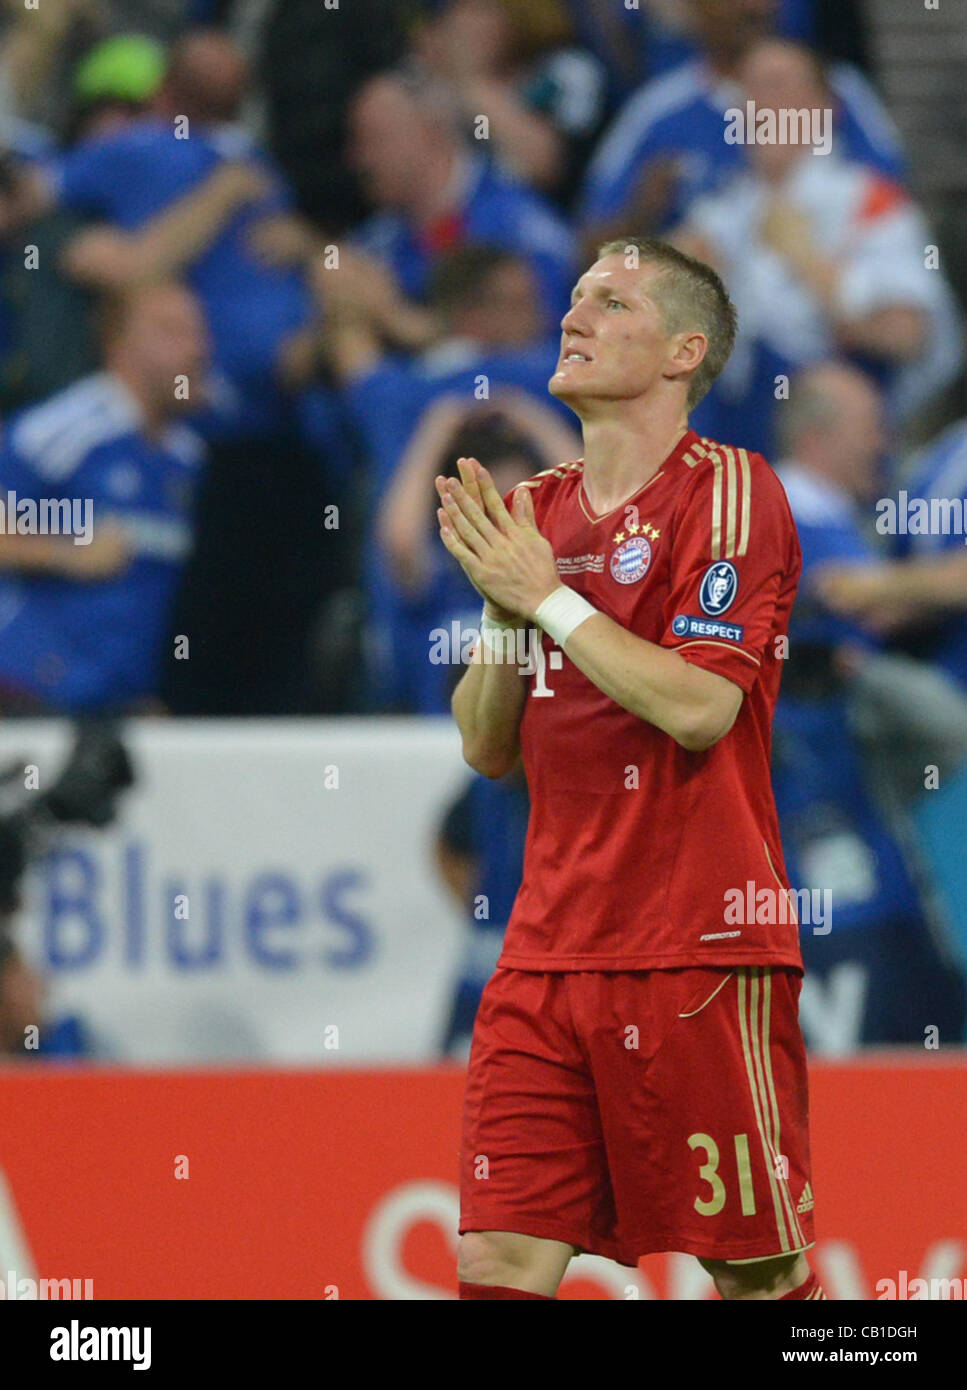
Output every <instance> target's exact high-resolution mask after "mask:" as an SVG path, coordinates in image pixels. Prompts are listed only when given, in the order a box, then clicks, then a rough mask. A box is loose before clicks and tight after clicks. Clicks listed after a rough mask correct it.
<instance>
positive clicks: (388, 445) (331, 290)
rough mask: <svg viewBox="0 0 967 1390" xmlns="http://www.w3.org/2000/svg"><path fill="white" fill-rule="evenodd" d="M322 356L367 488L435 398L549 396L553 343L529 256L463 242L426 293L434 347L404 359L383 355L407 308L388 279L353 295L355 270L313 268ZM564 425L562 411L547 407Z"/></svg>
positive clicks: (380, 480) (389, 467) (387, 470)
mask: <svg viewBox="0 0 967 1390" xmlns="http://www.w3.org/2000/svg"><path fill="white" fill-rule="evenodd" d="M316 284H317V288H318V291H319V294H320V295H321V297H322V299H323V301H324V303H325V306H326V316H325V318H324V320H323V325H324V335H325V338H324V344H323V347H324V350H325V352H326V355H327V360H328V362H329V364H330V367H331V370H332V371H333V373H334V374H335V377H336V379H337V380H338V381H339V382H340V383H341V385H342V389H343V395H344V399H345V403H346V406H347V408H348V411H349V415H350V418H351V419H352V421H353V423H354V425H355V427H356V429H357V430H358V432H359V436H360V438H361V440H362V442H363V444H364V446H365V448H366V450H367V453H368V456H369V458H370V461H371V465H372V472H373V477H372V481H373V487H374V488H375V489H377V490H378V489H381V488H384V487H385V486H386V485H387V484H388V483H389V481H390V479H391V478H392V476H393V474H394V473H395V471H396V469H397V467H398V465H399V461H400V458H401V457H402V454H403V450H404V449H405V448H406V445H407V443H408V442H409V439H410V437H411V435H412V433H413V430H414V429H415V427H416V424H417V421H418V420H419V418H420V415H421V413H422V411H423V410H424V409H425V408H426V407H427V406H428V405H429V404H430V403H431V402H432V401H433V400H434V399H435V398H436V397H438V396H440V395H443V394H448V393H463V394H465V396H466V398H467V399H468V400H470V399H473V398H475V397H476V398H477V399H486V398H487V393H488V392H489V390H490V388H491V386H496V385H504V386H516V387H519V388H520V389H522V390H525V391H528V392H530V393H531V394H533V395H535V396H536V397H538V398H540V399H541V400H545V401H546V400H547V399H548V396H547V383H548V381H549V380H550V378H551V376H552V375H553V373H554V368H555V366H556V362H557V352H558V348H557V345H556V344H555V343H554V342H553V341H552V340H551V339H549V338H547V337H546V336H545V335H544V333H543V321H542V314H541V304H540V298H539V291H538V286H537V282H536V280H535V276H534V273H533V270H532V269H531V267H530V266H529V264H528V263H527V261H526V260H524V259H522V258H521V257H519V256H515V255H513V254H511V253H510V252H507V251H502V250H500V249H499V248H495V247H488V246H474V245H464V246H462V247H460V248H459V249H458V250H455V251H451V252H448V253H446V254H445V255H442V256H441V257H440V259H439V262H438V264H437V267H436V270H435V272H434V275H433V279H432V281H431V283H430V286H429V291H428V305H427V308H428V310H429V314H430V321H431V322H432V324H433V325H434V326H433V328H432V329H431V330H429V331H430V332H431V334H432V338H433V341H432V342H431V343H430V344H429V346H427V347H426V348H425V350H424V351H423V352H422V353H418V354H416V355H414V356H410V357H405V356H402V355H399V354H388V353H386V352H385V351H384V344H385V342H386V341H387V339H390V340H394V339H395V340H399V338H400V337H401V336H402V334H403V333H404V332H405V326H401V325H405V323H406V320H407V319H408V317H409V316H410V314H411V306H409V305H408V304H407V303H406V302H405V301H403V300H402V299H401V298H400V296H399V294H398V292H397V291H396V290H395V286H394V284H393V281H392V279H391V278H388V279H387V281H386V285H385V292H384V293H383V292H381V293H380V294H379V295H378V296H373V295H372V294H370V295H368V296H367V295H365V294H364V293H362V292H361V291H360V292H357V289H356V285H357V276H356V274H355V271H354V272H352V273H351V275H350V277H349V279H348V280H347V279H344V277H343V271H342V269H340V270H339V271H328V270H325V269H324V268H323V269H321V270H318V271H317V275H316ZM554 408H555V409H557V410H558V411H559V413H560V415H561V418H562V419H565V418H567V415H566V412H565V411H564V410H563V409H562V408H561V407H560V406H558V405H556V404H555V405H554Z"/></svg>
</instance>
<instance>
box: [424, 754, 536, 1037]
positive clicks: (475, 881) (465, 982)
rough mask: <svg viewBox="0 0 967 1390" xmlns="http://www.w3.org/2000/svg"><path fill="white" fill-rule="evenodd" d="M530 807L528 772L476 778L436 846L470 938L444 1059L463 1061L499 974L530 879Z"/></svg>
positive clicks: (450, 813)
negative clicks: (518, 900)
mask: <svg viewBox="0 0 967 1390" xmlns="http://www.w3.org/2000/svg"><path fill="white" fill-rule="evenodd" d="M529 814H530V801H529V799H528V795H527V780H526V778H525V777H524V773H523V768H522V767H521V766H518V767H517V768H516V769H515V770H514V771H513V772H510V773H508V774H507V776H506V777H501V778H499V779H497V780H493V779H491V778H489V777H474V778H473V780H472V781H471V782H470V783H469V784H468V786H467V788H466V790H465V791H464V792H462V793H461V794H460V796H459V797H458V798H457V800H456V801H454V802H453V804H452V805H451V806H450V807H449V809H448V810H447V813H446V815H445V816H444V819H443V823H442V825H441V826H440V830H439V834H438V836H437V841H436V847H435V848H436V866H437V873H438V874H439V876H440V878H441V879H442V881H443V883H444V884H445V886H446V887H447V888H448V889H449V890H450V893H451V894H452V896H453V897H454V899H455V901H456V903H457V905H458V907H459V909H460V911H461V912H462V913H463V914H464V920H465V923H466V930H465V933H464V946H463V951H462V953H461V959H460V964H459V967H458V971H457V978H456V980H455V982H454V987H453V995H452V997H451V1002H450V1009H449V1012H448V1015H447V1020H446V1023H445V1025H444V1029H443V1037H442V1039H441V1046H440V1051H441V1053H442V1054H443V1056H445V1057H453V1058H455V1059H460V1060H465V1059H466V1058H467V1057H468V1056H469V1053H470V1040H471V1037H472V1035H473V1021H474V1019H475V1018H476V1016H477V1007H478V1005H479V1003H480V996H481V994H482V993H483V987H484V985H485V984H486V983H487V981H488V980H489V979H490V977H491V975H492V974H493V973H494V970H495V969H496V966H497V957H498V956H499V955H500V951H501V947H502V945H503V940H504V930H505V928H506V926H507V922H508V921H509V919H510V910H511V908H512V907H513V905H514V898H515V897H516V896H517V890H518V888H519V887H520V881H521V878H522V876H523V871H524V841H525V839H526V837H527V819H528V816H529Z"/></svg>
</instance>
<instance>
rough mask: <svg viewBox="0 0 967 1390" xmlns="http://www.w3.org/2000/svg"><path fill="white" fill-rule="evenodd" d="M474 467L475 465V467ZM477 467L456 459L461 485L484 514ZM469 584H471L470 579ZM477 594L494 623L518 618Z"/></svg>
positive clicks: (472, 462)
mask: <svg viewBox="0 0 967 1390" xmlns="http://www.w3.org/2000/svg"><path fill="white" fill-rule="evenodd" d="M474 465H476V467H475V466H474ZM479 467H480V464H479V463H478V462H477V460H476V459H467V458H459V459H457V472H458V473H459V474H460V481H461V483H463V485H464V487H465V488H466V490H467V492H468V493H469V494H470V496H471V497H472V498H473V500H474V501H475V502H476V504H477V506H478V507H479V508H480V510H481V511H483V512H485V511H486V510H487V504H486V502H485V501H484V496H483V493H482V492H481V490H480V482H479V479H478V477H477V468H479ZM468 578H469V576H468ZM470 582H471V584H473V580H472V579H471V580H470ZM474 588H475V589H477V586H476V584H474ZM477 593H478V594H480V596H481V598H482V599H483V600H484V609H485V612H486V614H487V617H488V618H493V619H494V621H495V622H498V623H510V622H513V621H514V619H515V618H518V617H519V616H520V615H519V614H517V613H512V612H511V611H510V609H509V608H503V607H501V605H500V604H499V603H495V602H494V600H493V599H492V598H490V597H489V596H488V595H487V594H485V593H484V592H483V590H482V589H477Z"/></svg>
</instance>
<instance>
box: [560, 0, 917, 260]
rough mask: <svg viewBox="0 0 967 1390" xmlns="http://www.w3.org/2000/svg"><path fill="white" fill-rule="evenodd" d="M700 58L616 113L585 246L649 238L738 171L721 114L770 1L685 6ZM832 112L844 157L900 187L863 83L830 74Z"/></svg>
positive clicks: (593, 191) (763, 29) (596, 178)
mask: <svg viewBox="0 0 967 1390" xmlns="http://www.w3.org/2000/svg"><path fill="white" fill-rule="evenodd" d="M688 4H689V9H690V11H691V16H692V22H693V25H694V32H695V36H696V39H697V42H698V44H699V47H700V50H701V54H702V56H701V57H700V58H698V59H695V60H693V61H691V62H688V63H685V64H683V65H682V66H680V67H678V68H675V69H673V70H672V71H671V72H669V73H667V74H666V75H665V76H663V77H659V78H656V79H655V80H654V81H652V82H648V83H646V84H645V86H644V87H642V89H641V90H640V91H639V92H637V93H636V94H635V95H634V96H633V97H632V98H631V99H630V100H629V101H628V103H627V104H626V105H625V107H624V108H623V109H622V110H621V111H620V112H619V114H618V116H617V117H616V119H615V121H614V123H613V124H612V125H611V127H610V128H609V129H608V130H607V131H606V132H605V135H604V138H603V140H602V141H601V143H600V146H599V148H598V150H597V152H596V153H595V155H594V157H593V159H592V161H591V164H590V166H589V168H588V173H587V178H586V180H585V186H584V190H583V194H582V197H581V201H580V205H579V216H580V220H581V223H582V227H583V231H584V234H585V237H586V240H587V242H588V244H593V245H597V244H599V243H600V242H601V241H607V240H609V239H611V237H612V236H622V235H624V234H625V233H626V232H628V230H629V228H630V229H631V230H633V231H634V232H635V233H637V234H642V235H648V234H652V233H655V232H661V231H666V230H667V229H668V228H669V227H671V226H673V225H674V224H675V223H677V222H679V221H680V220H681V219H682V217H683V216H684V215H685V213H686V210H687V208H688V207H689V206H690V204H691V203H692V202H693V201H694V200H695V199H696V198H698V197H701V196H704V195H705V194H708V193H712V192H714V191H715V190H717V189H719V188H721V187H722V185H723V183H725V182H726V181H727V180H728V179H729V178H730V177H731V176H732V175H734V174H735V173H736V172H737V171H739V170H741V169H743V168H744V167H745V165H746V162H747V155H748V151H747V149H746V147H745V146H744V145H743V144H738V143H736V144H730V143H727V142H726V140H725V131H726V128H727V117H726V113H727V112H728V111H729V110H731V109H734V108H744V103H745V101H746V99H747V96H748V95H751V94H750V93H747V92H745V91H743V85H744V84H743V82H742V78H741V74H740V66H741V63H742V59H743V57H744V55H745V54H746V52H747V50H748V49H749V48H751V47H752V45H753V44H755V43H756V42H758V41H760V40H762V39H764V38H766V37H768V36H770V35H771V34H772V32H773V30H774V26H775V20H776V10H777V6H776V0H688ZM817 100H819V101H820V102H821V103H823V104H825V105H829V106H831V108H832V110H833V112H834V117H835V130H836V143H837V145H838V147H839V149H840V151H841V153H842V155H843V156H844V158H849V159H853V160H857V161H859V162H861V163H864V164H868V165H871V166H872V167H873V168H875V169H878V170H879V171H880V172H881V173H883V174H885V175H886V176H888V177H890V178H895V179H901V178H902V177H903V174H904V161H903V156H902V153H901V151H900V148H899V143H898V139H897V135H896V132H895V130H894V127H893V123H892V122H891V120H890V118H889V116H888V115H887V114H886V111H885V109H884V107H883V106H882V104H881V103H880V101H879V99H878V98H877V96H876V95H875V94H874V92H873V90H872V88H871V87H870V86H869V84H868V83H867V81H866V80H865V78H864V77H863V76H862V75H861V74H860V73H859V72H858V71H857V70H856V69H855V68H852V67H850V66H849V65H847V64H842V63H834V64H831V65H830V67H829V71H828V74H827V76H826V79H825V82H824V84H823V91H822V94H821V95H820V96H818V97H817Z"/></svg>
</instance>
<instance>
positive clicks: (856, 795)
mask: <svg viewBox="0 0 967 1390" xmlns="http://www.w3.org/2000/svg"><path fill="white" fill-rule="evenodd" d="M777 472H778V474H779V477H780V479H781V480H782V483H783V486H784V487H785V489H786V495H787V496H788V498H789V504H790V507H791V508H792V514H793V517H794V518H795V522H796V529H797V531H798V533H799V542H800V545H801V546H802V556H803V568H802V578H801V580H800V584H799V594H798V596H797V599H796V604H795V607H794V608H793V613H792V621H791V623H790V628H789V643H790V659H791V660H796V659H797V652H798V654H799V655H798V659H799V660H800V661H804V662H810V661H813V662H815V661H818V660H820V659H821V658H820V655H819V653H820V652H822V651H823V650H824V649H825V650H826V652H827V653H831V652H832V651H833V650H835V649H836V648H838V647H841V646H843V645H845V644H847V643H849V644H851V645H853V646H855V647H866V648H867V649H870V650H872V649H875V648H876V647H877V646H878V645H879V644H878V643H877V641H876V640H875V639H874V638H871V637H869V636H868V635H867V634H866V633H864V632H863V630H862V629H861V628H859V627H857V626H856V625H855V624H853V623H851V622H849V621H847V620H845V619H843V618H839V617H837V616H835V615H833V614H831V613H829V612H828V610H826V609H825V608H824V607H823V606H822V604H821V603H819V602H818V600H817V599H816V598H815V597H814V595H813V593H812V590H811V580H812V578H813V576H814V574H815V572H816V570H817V568H818V567H819V566H821V565H823V564H828V563H832V562H852V563H861V564H862V563H872V562H875V560H876V559H877V558H878V557H877V556H876V553H875V551H874V550H873V548H872V546H871V544H870V543H869V542H868V541H867V540H866V538H865V537H864V535H863V534H862V531H861V529H860V525H859V522H858V520H857V517H856V514H855V511H854V508H853V505H852V503H851V502H850V500H849V499H848V498H847V497H846V495H845V494H844V493H842V492H839V491H838V490H837V489H835V488H833V487H832V486H831V485H829V484H828V483H826V482H825V481H823V480H822V479H820V478H819V477H818V476H817V475H815V474H813V473H811V472H808V471H807V470H805V469H803V468H800V467H798V466H797V465H794V464H789V465H786V466H784V467H783V466H780V467H779V468H778V469H777ZM808 648H811V649H812V651H811V653H810V652H807V650H806V649H808ZM797 686H798V682H797V683H793V682H791V681H787V682H785V683H784V685H783V687H782V688H781V689H780V692H779V702H778V705H777V707H776V716H775V722H774V734H775V751H774V758H773V786H774V790H775V794H776V805H777V808H778V811H779V822H780V827H781V830H782V843H783V851H784V854H785V858H786V867H787V869H788V871H789V876H790V882H791V883H792V884H793V886H794V887H796V888H829V889H830V891H831V893H832V901H833V911H834V918H833V920H834V922H835V926H836V928H837V929H841V930H847V929H852V928H863V927H872V926H875V925H877V924H879V923H883V922H888V921H892V920H895V919H897V918H904V917H907V918H910V919H918V918H919V916H920V908H919V901H918V897H917V893H916V889H915V888H914V884H913V880H912V878H911V875H910V873H909V871H908V869H907V866H906V863H905V860H904V858H903V855H902V854H901V852H900V848H899V845H898V844H897V842H896V839H895V837H894V836H893V834H892V833H891V831H890V829H889V827H888V826H887V824H886V822H885V821H884V819H883V817H882V815H881V814H880V812H879V811H878V809H877V808H876V806H875V804H874V802H873V800H872V798H871V796H870V794H869V791H868V789H867V785H866V778H865V775H864V769H863V766H862V762H861V757H860V750H859V745H858V743H857V740H856V737H855V735H854V733H853V730H852V727H851V725H850V720H849V706H848V697H849V691H848V685H847V684H846V683H845V682H844V681H834V682H833V683H832V684H831V686H830V688H829V689H828V690H827V691H826V692H825V693H819V692H818V691H816V690H814V691H813V692H811V693H810V694H809V695H808V697H806V696H803V695H801V694H799V693H797Z"/></svg>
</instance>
